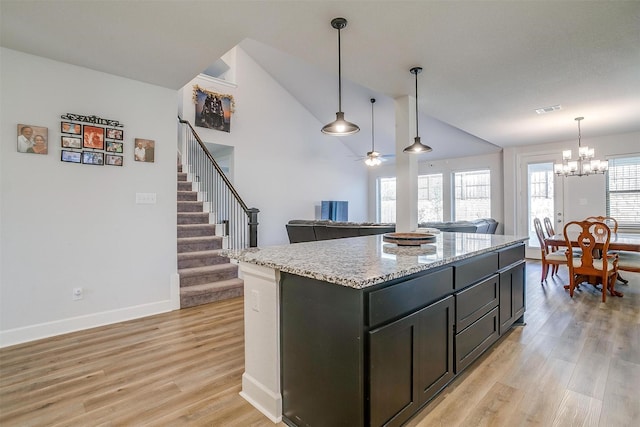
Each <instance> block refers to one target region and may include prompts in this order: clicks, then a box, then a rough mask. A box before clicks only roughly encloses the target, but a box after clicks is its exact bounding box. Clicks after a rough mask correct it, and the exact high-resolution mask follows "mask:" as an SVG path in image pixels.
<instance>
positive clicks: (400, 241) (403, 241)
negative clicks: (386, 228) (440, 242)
mask: <svg viewBox="0 0 640 427" xmlns="http://www.w3.org/2000/svg"><path fill="white" fill-rule="evenodd" d="M382 240H384V241H385V242H387V243H395V244H396V245H398V246H420V245H422V244H424V243H433V242H435V241H436V236H435V235H434V234H431V233H386V234H383V235H382Z"/></svg>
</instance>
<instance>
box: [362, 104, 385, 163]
mask: <svg viewBox="0 0 640 427" xmlns="http://www.w3.org/2000/svg"><path fill="white" fill-rule="evenodd" d="M375 102H376V99H375V98H371V151H369V152H368V153H367V158H366V159H365V161H364V162H365V163H366V164H367V166H378V165H379V164H380V163H382V160H380V153H378V152H377V151H376V149H375V136H374V132H373V129H374V126H373V124H374V121H373V104H374V103H375Z"/></svg>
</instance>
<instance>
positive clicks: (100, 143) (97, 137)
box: [82, 125, 104, 163]
mask: <svg viewBox="0 0 640 427" xmlns="http://www.w3.org/2000/svg"><path fill="white" fill-rule="evenodd" d="M82 138H83V139H82V147H84V148H94V149H96V150H104V128H101V127H97V126H89V125H84V126H83V127H82ZM83 163H84V162H83Z"/></svg>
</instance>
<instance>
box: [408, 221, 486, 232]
mask: <svg viewBox="0 0 640 427" xmlns="http://www.w3.org/2000/svg"><path fill="white" fill-rule="evenodd" d="M418 227H419V228H437V229H438V230H440V231H451V232H459V233H482V234H495V233H496V229H497V228H498V221H496V220H495V219H493V218H480V219H475V220H473V221H452V222H422V223H420V224H418Z"/></svg>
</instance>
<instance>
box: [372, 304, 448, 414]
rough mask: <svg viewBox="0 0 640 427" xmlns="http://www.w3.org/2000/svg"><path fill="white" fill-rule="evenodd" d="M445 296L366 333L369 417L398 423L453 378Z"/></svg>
mask: <svg viewBox="0 0 640 427" xmlns="http://www.w3.org/2000/svg"><path fill="white" fill-rule="evenodd" d="M453 310H454V300H453V297H452V296H449V297H447V298H445V299H443V300H441V301H438V302H436V303H434V304H431V305H429V306H427V307H425V308H423V309H421V310H419V311H417V312H416V313H413V314H411V315H409V316H407V317H404V318H402V319H400V320H398V321H395V322H393V323H391V324H389V325H387V326H383V327H381V328H378V329H376V330H373V331H371V332H370V333H369V348H370V352H369V355H370V365H369V393H370V399H369V417H370V418H369V420H370V425H372V426H399V425H402V424H403V423H404V422H405V421H407V420H408V419H409V417H411V415H413V414H414V413H415V411H416V410H417V409H418V408H419V407H420V406H421V405H422V404H423V403H424V402H426V401H427V400H428V399H430V398H431V397H433V396H435V394H436V393H437V392H438V391H440V390H441V389H442V388H443V387H444V386H445V385H446V384H447V383H448V382H449V381H450V380H451V379H452V378H453V322H454V313H453Z"/></svg>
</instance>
